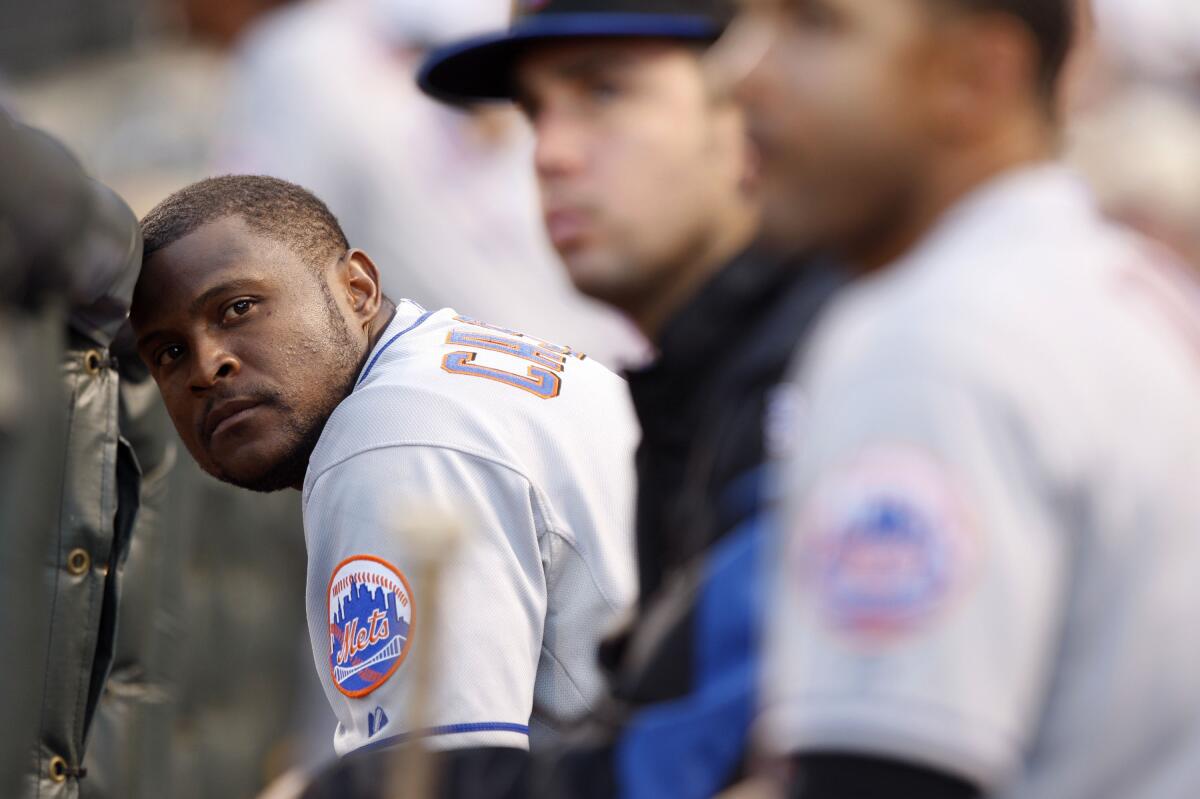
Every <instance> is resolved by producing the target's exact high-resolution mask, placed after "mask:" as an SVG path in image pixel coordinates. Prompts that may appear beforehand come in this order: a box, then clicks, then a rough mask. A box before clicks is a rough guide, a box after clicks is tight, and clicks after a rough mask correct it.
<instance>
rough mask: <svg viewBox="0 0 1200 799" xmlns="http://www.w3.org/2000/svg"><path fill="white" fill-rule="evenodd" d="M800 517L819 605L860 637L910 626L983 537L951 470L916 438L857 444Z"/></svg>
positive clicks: (887, 635)
mask: <svg viewBox="0 0 1200 799" xmlns="http://www.w3.org/2000/svg"><path fill="white" fill-rule="evenodd" d="M801 525H802V529H803V531H804V533H805V535H804V539H805V540H806V541H807V546H802V548H801V549H802V552H803V555H802V557H803V560H804V562H805V564H806V565H807V568H806V569H805V571H806V578H805V579H806V582H807V583H808V584H809V585H810V586H812V587H813V588H815V589H816V591H817V595H818V603H819V606H820V609H821V611H822V615H823V616H824V617H825V620H826V621H827V622H828V623H829V624H830V625H831V626H832V627H833V628H835V629H837V630H840V631H842V632H844V633H849V634H851V635H852V636H853V637H854V638H857V639H858V640H859V641H861V642H864V643H867V642H873V643H883V642H886V641H888V640H890V639H894V638H895V637H896V636H900V635H904V634H906V633H909V632H912V631H914V630H915V629H916V628H917V627H919V626H920V625H922V624H923V623H924V622H926V621H927V620H929V619H930V618H931V617H933V616H934V615H936V614H937V613H938V612H940V611H942V610H944V609H945V608H946V606H947V605H948V604H950V602H951V600H952V599H953V598H954V596H955V595H956V594H957V593H958V592H959V590H960V589H961V588H962V587H963V585H964V583H965V582H966V581H967V580H968V579H969V577H970V576H971V573H972V572H974V570H975V568H976V566H977V558H978V555H979V552H978V550H979V540H978V537H977V535H976V531H975V529H974V525H973V524H972V521H971V518H970V515H969V514H968V513H967V512H966V509H965V507H964V505H963V503H962V502H961V501H960V498H959V493H958V491H957V490H956V489H955V487H954V486H953V480H952V479H951V478H950V475H949V474H947V472H946V470H945V469H944V468H943V467H942V466H941V465H940V464H938V463H937V462H936V461H935V460H934V459H933V458H932V457H931V456H930V455H928V454H926V453H924V452H922V451H921V450H920V449H918V448H916V447H909V446H905V445H888V446H877V447H876V448H874V449H871V450H868V451H867V452H864V453H861V454H860V455H859V456H858V457H857V458H856V459H855V460H853V461H852V462H851V463H849V464H847V465H846V466H845V467H843V468H842V469H841V470H838V471H835V472H833V473H832V474H831V475H830V476H829V478H827V479H826V480H825V481H824V483H823V484H822V485H820V486H819V487H818V489H817V490H816V492H815V493H814V495H813V497H812V498H811V501H810V503H809V505H808V508H807V509H806V512H805V513H804V515H803V519H802V521H801Z"/></svg>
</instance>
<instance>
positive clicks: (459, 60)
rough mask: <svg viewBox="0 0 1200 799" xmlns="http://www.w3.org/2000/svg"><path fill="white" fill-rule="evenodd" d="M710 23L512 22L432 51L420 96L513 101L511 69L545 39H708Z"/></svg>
mask: <svg viewBox="0 0 1200 799" xmlns="http://www.w3.org/2000/svg"><path fill="white" fill-rule="evenodd" d="M720 34H721V30H720V28H719V27H718V26H717V25H716V24H715V23H713V21H712V20H711V19H708V18H706V17H700V16H682V15H675V14H638V13H625V14H600V13H594V14H545V15H541V16H532V17H528V18H526V19H524V20H521V21H519V22H517V23H516V24H515V25H513V27H512V28H511V29H510V30H508V31H505V32H502V33H495V34H489V35H483V36H476V37H474V38H472V39H466V40H464V41H460V42H454V43H452V44H448V45H446V46H444V47H440V48H437V49H436V50H434V51H433V52H431V53H430V54H429V56H428V57H427V58H426V59H425V62H424V63H423V64H422V65H421V69H420V71H419V72H418V74H417V84H418V85H419V86H420V87H421V90H422V91H424V92H425V93H426V94H428V95H430V96H431V97H434V98H436V99H438V100H441V101H443V102H447V103H454V104H457V105H465V104H469V103H477V102H487V101H499V100H511V99H513V69H514V67H515V65H516V63H517V61H518V60H519V59H520V58H521V56H522V55H524V54H525V53H526V51H528V50H529V48H530V47H534V46H536V45H539V44H542V43H544V42H549V41H561V40H564V39H589V38H596V37H601V38H605V37H621V38H626V37H629V38H664V39H683V40H695V41H713V40H715V39H716V38H717V37H718V36H720Z"/></svg>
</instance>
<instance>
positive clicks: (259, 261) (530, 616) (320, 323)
mask: <svg viewBox="0 0 1200 799" xmlns="http://www.w3.org/2000/svg"><path fill="white" fill-rule="evenodd" d="M143 229H144V235H145V240H146V253H147V256H146V260H145V265H144V269H143V272H142V276H141V278H140V280H139V282H138V286H137V291H136V294H135V299H134V308H133V315H132V321H133V326H134V329H135V331H136V333H137V337H138V348H139V352H140V354H141V356H142V358H143V359H144V360H145V361H146V363H147V364H148V365H149V368H150V370H151V371H152V373H153V375H154V378H155V380H156V382H157V383H158V386H159V388H160V390H161V391H162V394H163V397H164V399H165V400H166V405H167V408H168V410H169V411H170V414H171V418H172V420H173V421H174V423H175V426H176V428H177V430H178V431H179V434H180V436H181V437H182V439H183V441H184V442H185V444H186V445H187V447H188V449H189V450H190V452H191V453H192V455H193V456H194V457H195V458H196V460H197V461H198V462H199V463H200V465H201V466H202V467H203V468H204V469H205V470H206V471H208V472H209V473H210V474H212V475H214V476H216V477H218V478H220V479H222V480H225V481H228V482H231V483H234V484H236V485H240V486H242V487H245V488H249V489H253V490H257V491H274V490H279V489H283V488H288V487H292V488H296V489H300V490H302V491H303V495H302V503H303V510H304V526H305V537H306V542H307V546H308V553H309V567H308V596H307V612H308V619H309V625H310V632H311V643H312V648H313V657H314V661H315V664H316V667H317V671H318V672H319V674H320V677H321V680H322V683H323V685H324V688H325V692H326V695H327V696H328V699H329V702H330V705H331V706H332V707H333V709H334V711H335V713H336V715H337V718H338V725H337V729H336V732H335V736H334V743H335V747H336V749H337V751H338V752H339V753H340V754H345V753H348V752H352V751H355V750H360V749H363V748H364V747H375V748H377V747H380V746H387V745H389V744H392V743H396V742H399V741H403V740H408V739H411V738H413V737H415V736H421V737H424V738H427V739H428V740H427V743H428V746H429V747H430V748H432V749H438V750H470V751H481V750H482V751H489V750H493V749H501V750H517V751H519V750H524V749H526V748H528V747H529V745H530V740H531V738H532V740H533V741H534V742H535V743H536V742H537V741H538V740H539V739H540V737H550V736H552V734H553V733H554V731H555V730H556V729H557V728H560V727H561V726H563V725H564V724H566V723H567V722H569V721H570V720H572V719H573V718H575V717H577V716H579V715H581V714H582V713H584V712H586V711H587V710H588V709H589V708H590V707H591V704H592V702H593V699H594V697H595V695H596V694H597V692H598V690H599V685H598V684H597V683H598V677H597V674H596V672H595V667H594V666H593V656H594V650H595V645H596V641H597V638H598V636H599V634H600V632H601V630H602V628H603V627H604V626H605V624H606V623H607V622H608V620H609V619H610V617H611V616H613V615H614V614H615V613H617V612H619V611H621V610H623V609H624V608H626V607H627V606H628V605H629V603H630V601H631V599H632V595H633V592H634V574H633V562H632V561H633V558H632V542H631V540H630V528H631V524H632V522H631V513H632V509H631V503H632V480H631V471H632V469H631V467H632V463H631V460H632V449H633V445H634V425H633V421H632V418H631V411H630V409H629V407H628V400H627V399H626V393H625V388H624V383H623V382H622V381H621V380H620V379H619V378H618V377H616V376H615V375H613V374H612V373H610V372H609V371H607V370H606V369H605V368H603V367H602V366H600V365H599V364H597V363H596V362H594V361H593V360H591V359H589V358H587V357H586V355H584V354H582V353H577V352H574V351H573V350H571V349H569V348H568V347H563V346H557V345H554V344H550V343H547V342H544V341H541V340H539V339H536V338H531V337H529V336H525V335H522V334H521V333H519V332H515V331H512V330H502V329H499V328H496V327H492V326H490V325H488V324H486V323H483V322H480V321H476V320H472V319H468V318H465V317H463V316H460V315H459V314H457V313H456V312H455V311H453V310H450V309H442V310H436V311H435V310H426V309H424V308H422V307H421V306H419V305H417V304H416V303H415V302H412V301H409V300H400V301H397V302H392V301H391V300H390V299H388V297H387V296H385V295H384V294H383V292H382V288H381V286H380V283H379V278H378V272H377V270H376V267H375V265H374V264H373V263H372V262H371V260H370V258H369V257H368V256H367V255H366V254H365V253H363V252H361V251H360V250H355V249H351V248H350V247H349V246H348V244H347V242H346V240H345V237H344V236H343V234H342V232H341V229H340V227H339V226H338V223H337V220H336V219H334V218H333V217H332V215H331V214H330V213H329V212H328V209H327V208H326V207H325V206H324V205H323V204H322V203H321V202H320V201H319V200H317V199H316V198H315V197H313V196H312V195H311V194H309V193H308V192H306V191H304V190H303V189H301V188H299V187H297V186H294V185H292V184H289V183H286V182H284V181H280V180H276V179H271V178H263V177H244V176H243V177H224V178H216V179H210V180H206V181H202V182H200V183H197V184H195V185H193V186H190V187H188V188H185V189H183V190H182V191H180V192H177V193H176V194H174V195H172V196H171V197H169V198H168V199H167V200H165V201H164V202H163V203H161V204H160V205H159V206H158V207H157V208H155V209H154V210H153V211H151V212H150V214H149V215H148V216H147V217H146V218H145V219H144V220H143ZM530 301H531V302H536V301H537V298H536V297H535V298H530ZM430 507H433V508H439V509H443V510H447V511H451V512H454V513H456V514H458V515H460V516H462V517H464V518H465V519H466V520H467V526H468V527H469V529H470V532H471V537H472V539H473V540H472V541H471V542H469V543H468V544H467V545H465V546H464V547H463V548H462V550H461V552H460V554H459V555H458V556H457V557H456V558H455V559H453V560H452V561H451V562H450V563H449V565H448V567H447V571H446V573H445V575H444V579H443V581H442V589H443V590H440V591H439V592H438V595H437V597H436V600H435V598H434V597H431V596H423V595H421V593H420V589H419V586H418V585H417V584H416V581H415V579H414V577H415V575H414V571H415V569H416V566H415V565H414V564H415V563H416V560H417V558H418V555H419V553H416V552H415V551H414V549H413V546H412V542H410V541H408V540H406V539H404V538H403V537H402V536H399V535H398V534H397V533H396V532H395V531H396V530H397V529H398V528H400V527H402V526H403V521H404V520H405V519H406V518H408V517H409V516H411V515H412V514H413V513H414V512H416V511H424V510H425V509H427V508H430ZM435 604H436V605H437V608H438V610H437V618H438V619H439V620H440V621H439V624H438V628H437V630H436V631H432V630H431V628H430V624H431V621H430V619H431V618H432V616H431V615H430V613H429V609H430V608H432V607H433V606H434V605H435ZM433 634H436V638H437V640H438V647H437V651H436V655H435V656H432V657H433V663H434V664H435V667H436V670H437V673H436V679H434V680H433V684H432V685H424V686H415V685H414V683H413V675H412V672H411V669H409V668H407V666H408V665H409V662H410V661H411V658H412V653H413V652H414V651H415V650H419V649H420V648H421V647H423V646H428V645H429V643H428V642H429V640H430V638H431V635H433ZM231 654H233V653H231ZM417 690H420V691H422V692H423V694H422V696H421V697H420V699H421V701H422V702H424V703H425V704H426V705H427V707H428V717H427V719H426V726H425V727H423V728H421V729H409V728H407V727H406V719H407V718H408V717H409V711H410V708H411V705H412V703H413V702H414V699H415V697H414V691H417Z"/></svg>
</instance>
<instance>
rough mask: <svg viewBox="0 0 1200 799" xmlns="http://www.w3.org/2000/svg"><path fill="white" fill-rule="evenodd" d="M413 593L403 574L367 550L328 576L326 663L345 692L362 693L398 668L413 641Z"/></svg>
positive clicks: (336, 683) (362, 694)
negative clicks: (327, 646)
mask: <svg viewBox="0 0 1200 799" xmlns="http://www.w3.org/2000/svg"><path fill="white" fill-rule="evenodd" d="M412 624H413V597H412V589H411V588H409V585H408V581H407V580H406V579H404V574H403V573H402V572H401V571H400V570H399V569H397V568H396V567H394V566H392V565H391V564H390V563H388V562H386V561H384V560H380V559H379V558H376V557H372V556H371V555H356V556H354V557H352V558H348V559H346V560H344V561H342V562H341V563H339V564H338V567H337V568H336V569H334V570H333V576H332V577H331V578H330V579H329V653H330V654H329V668H330V671H331V673H332V674H333V684H334V685H336V686H337V689H338V690H339V691H341V692H342V693H343V694H345V695H346V696H349V697H360V696H366V695H367V694H369V693H371V692H372V691H374V690H375V689H376V688H378V687H379V686H381V685H383V684H384V683H385V682H387V680H388V678H389V677H391V676H392V674H393V673H395V671H396V669H398V668H400V664H401V663H403V662H404V658H405V657H406V656H407V655H408V649H409V646H410V645H411V643H412Z"/></svg>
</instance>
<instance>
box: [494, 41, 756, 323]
mask: <svg viewBox="0 0 1200 799" xmlns="http://www.w3.org/2000/svg"><path fill="white" fill-rule="evenodd" d="M517 83H518V99H519V101H520V103H521V106H522V108H523V109H524V111H525V112H526V114H527V115H528V117H529V119H530V121H531V123H532V124H533V127H534V130H535V132H536V135H537V153H536V165H537V175H538V179H539V183H540V186H541V193H542V202H543V210H544V214H545V222H546V228H547V230H548V232H549V234H550V238H551V241H552V242H553V244H554V246H555V248H556V249H557V250H558V252H559V254H560V255H561V256H562V258H563V261H564V262H565V264H566V267H567V270H568V272H569V274H570V276H571V279H572V280H573V281H574V283H575V285H576V287H577V288H579V290H580V291H582V292H584V293H585V294H589V295H591V296H593V297H596V298H598V299H600V300H603V301H606V302H609V303H610V304H613V305H615V306H617V307H619V308H624V309H626V310H630V311H632V310H633V309H634V308H636V307H637V305H638V304H639V303H640V302H642V301H643V298H645V297H653V296H655V295H661V294H662V293H663V292H664V291H666V290H667V289H666V288H665V287H666V286H668V285H669V284H670V283H671V282H672V281H674V280H677V279H678V275H677V274H676V273H677V272H678V271H679V269H680V267H682V266H686V265H687V264H688V262H689V260H690V259H701V258H703V257H704V255H705V250H706V249H707V248H709V247H710V246H711V244H712V242H713V241H714V240H718V239H719V238H720V237H721V236H723V235H727V233H728V229H730V228H731V227H732V226H735V225H742V226H745V225H746V223H745V221H744V220H745V217H747V216H750V215H751V214H752V213H753V212H752V211H747V207H748V206H750V207H753V204H752V202H751V201H750V199H749V197H748V194H747V192H748V189H747V184H748V182H749V181H748V178H747V174H748V172H749V170H750V165H749V156H748V148H747V142H746V138H745V131H744V128H743V124H742V117H741V114H740V112H739V111H738V109H737V108H736V107H735V106H734V105H733V104H732V103H730V102H727V101H720V100H716V99H714V97H713V96H712V94H711V92H710V91H709V89H708V87H707V85H706V83H705V80H704V72H703V69H702V63H701V59H700V56H699V54H698V52H697V51H696V50H693V49H692V48H690V47H687V46H684V45H681V44H678V43H673V42H663V41H643V40H595V41H586V42H571V43H567V44H563V45H553V46H545V47H540V48H538V50H537V51H536V52H534V53H532V54H530V55H528V56H526V57H525V59H524V61H523V63H522V64H521V65H520V68H519V70H518V75H517ZM752 224H753V223H751V225H750V231H751V232H752V229H753V228H752ZM635 315H636V314H635Z"/></svg>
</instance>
